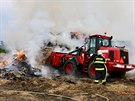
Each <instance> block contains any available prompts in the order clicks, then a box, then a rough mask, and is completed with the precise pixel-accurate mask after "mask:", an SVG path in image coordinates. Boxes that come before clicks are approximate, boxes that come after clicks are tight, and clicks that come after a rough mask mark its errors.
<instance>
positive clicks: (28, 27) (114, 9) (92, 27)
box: [0, 0, 135, 64]
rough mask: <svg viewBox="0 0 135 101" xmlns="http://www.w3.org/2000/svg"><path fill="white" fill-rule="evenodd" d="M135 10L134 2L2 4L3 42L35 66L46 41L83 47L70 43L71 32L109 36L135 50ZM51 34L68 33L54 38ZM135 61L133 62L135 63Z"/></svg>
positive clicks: (29, 0)
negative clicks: (21, 50)
mask: <svg viewBox="0 0 135 101" xmlns="http://www.w3.org/2000/svg"><path fill="white" fill-rule="evenodd" d="M134 7H135V2H134V0H128V1H127V0H119V1H115V0H109V1H107V0H94V1H93V0H83V1H80V0H38V1H37V0H23V1H20V0H1V1H0V17H1V26H0V29H1V32H0V39H3V40H5V41H6V42H7V44H8V45H9V47H10V48H11V49H12V50H20V49H24V50H26V51H27V52H28V57H29V58H30V62H31V63H32V64H34V63H35V60H34V58H35V56H37V55H39V53H40V47H42V45H43V42H44V41H48V40H52V41H54V40H55V39H57V40H58V42H59V43H64V44H65V43H66V44H67V43H68V45H69V46H70V47H74V46H78V43H79V45H80V42H76V41H71V40H70V38H69V32H70V31H79V32H84V33H86V34H94V33H100V34H102V33H104V32H107V33H109V35H110V36H111V35H112V36H114V39H116V40H125V41H130V42H131V46H132V47H134V46H135V45H134V43H135V31H134V30H135V27H134V26H135V20H134V18H135V16H134V12H135V10H134V9H135V8H134ZM49 32H53V33H59V32H60V33H63V32H66V33H64V34H62V35H61V36H58V37H53V38H51V37H52V35H50V34H49ZM131 51H132V50H131ZM133 53H134V52H133ZM134 57H135V56H133V58H132V59H131V60H133V61H135V58H134Z"/></svg>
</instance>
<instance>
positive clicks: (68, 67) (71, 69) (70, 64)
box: [63, 60, 78, 76]
mask: <svg viewBox="0 0 135 101" xmlns="http://www.w3.org/2000/svg"><path fill="white" fill-rule="evenodd" d="M63 70H64V74H67V75H74V76H77V75H78V69H77V65H76V62H75V61H74V60H67V61H66V63H65V64H64V66H63Z"/></svg>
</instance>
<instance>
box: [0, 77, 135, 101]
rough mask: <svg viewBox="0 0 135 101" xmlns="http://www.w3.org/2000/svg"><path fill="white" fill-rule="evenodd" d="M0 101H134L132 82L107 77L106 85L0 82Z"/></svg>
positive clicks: (36, 79) (64, 81) (51, 80)
mask: <svg viewBox="0 0 135 101" xmlns="http://www.w3.org/2000/svg"><path fill="white" fill-rule="evenodd" d="M0 101H135V79H126V78H125V79H110V78H108V79H107V84H106V85H102V84H94V83H93V81H92V80H91V79H89V78H88V77H87V76H86V77H82V78H79V79H73V78H70V77H67V76H63V77H56V78H43V77H25V78H24V77H23V78H22V77H20V78H12V79H8V80H7V79H0Z"/></svg>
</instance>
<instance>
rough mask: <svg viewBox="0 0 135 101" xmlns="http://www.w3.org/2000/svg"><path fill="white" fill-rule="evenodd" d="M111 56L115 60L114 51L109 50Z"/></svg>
mask: <svg viewBox="0 0 135 101" xmlns="http://www.w3.org/2000/svg"><path fill="white" fill-rule="evenodd" d="M109 58H110V60H111V61H113V60H114V51H109Z"/></svg>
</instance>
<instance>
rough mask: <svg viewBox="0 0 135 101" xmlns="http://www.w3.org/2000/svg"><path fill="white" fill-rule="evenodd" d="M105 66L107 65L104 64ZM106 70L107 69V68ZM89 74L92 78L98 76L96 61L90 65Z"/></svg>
mask: <svg viewBox="0 0 135 101" xmlns="http://www.w3.org/2000/svg"><path fill="white" fill-rule="evenodd" d="M104 66H105V67H106V65H105V64H104ZM105 69H106V71H107V68H105ZM88 75H89V77H90V78H91V79H95V78H96V73H95V64H94V62H91V63H90V64H89V67H88Z"/></svg>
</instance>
